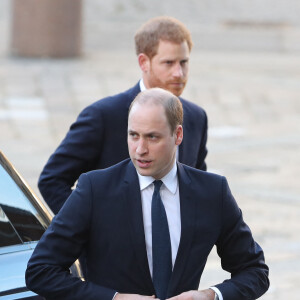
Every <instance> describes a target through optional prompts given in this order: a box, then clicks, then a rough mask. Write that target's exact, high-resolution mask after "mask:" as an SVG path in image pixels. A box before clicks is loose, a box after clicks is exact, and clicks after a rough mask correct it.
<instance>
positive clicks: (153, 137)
mask: <svg viewBox="0 0 300 300" xmlns="http://www.w3.org/2000/svg"><path fill="white" fill-rule="evenodd" d="M149 139H150V140H151V141H155V140H157V139H158V136H157V135H154V134H150V135H149Z"/></svg>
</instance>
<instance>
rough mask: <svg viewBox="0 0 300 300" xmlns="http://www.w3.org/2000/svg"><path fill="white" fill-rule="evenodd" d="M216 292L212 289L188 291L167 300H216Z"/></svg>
mask: <svg viewBox="0 0 300 300" xmlns="http://www.w3.org/2000/svg"><path fill="white" fill-rule="evenodd" d="M214 298H215V292H214V291H213V290H212V289H207V290H203V291H188V292H185V293H182V294H180V295H178V296H174V297H172V298H169V299H167V300H214Z"/></svg>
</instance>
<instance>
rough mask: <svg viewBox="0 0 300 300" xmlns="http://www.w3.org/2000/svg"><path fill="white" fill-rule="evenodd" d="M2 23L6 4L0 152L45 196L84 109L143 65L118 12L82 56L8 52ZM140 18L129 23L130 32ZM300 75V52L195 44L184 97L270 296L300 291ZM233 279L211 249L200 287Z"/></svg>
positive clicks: (0, 62) (129, 81)
mask: <svg viewBox="0 0 300 300" xmlns="http://www.w3.org/2000/svg"><path fill="white" fill-rule="evenodd" d="M7 3H8V2H7V1H3V2H2V4H1V5H2V8H3V5H4V4H6V5H7ZM4 8H7V6H6V7H5V6H4ZM0 11H1V6H0ZM1 17H2V18H1ZM6 21H7V18H4V17H3V10H2V13H0V25H1V26H0V149H1V150H2V151H3V152H4V153H5V154H6V155H7V157H8V158H9V159H10V160H11V161H12V162H13V164H14V165H15V167H16V168H17V169H18V170H19V171H20V173H21V174H22V175H23V176H24V178H25V179H26V180H27V182H28V183H29V184H30V185H31V187H32V188H33V190H34V191H35V192H36V193H37V194H39V193H38V190H37V186H36V182H37V178H38V176H39V173H40V171H41V169H42V167H43V165H44V164H45V162H46V160H47V158H48V157H49V155H50V154H51V153H52V152H53V151H54V150H55V147H56V146H57V145H58V143H59V142H60V141H61V139H62V138H63V137H64V135H65V133H66V132H67V130H68V127H69V126H70V124H71V123H72V122H73V121H74V120H75V118H76V116H77V115H78V113H79V112H80V111H81V109H82V108H83V107H85V106H86V105H88V104H90V103H92V102H93V101H95V100H97V99H99V98H101V97H104V96H107V95H110V94H115V93H118V92H120V91H123V90H124V89H127V88H128V87H130V86H132V85H134V84H135V83H136V82H137V80H138V79H139V77H140V70H139V68H138V65H137V62H136V57H135V54H134V50H133V46H132V45H129V44H130V43H129V42H128V41H127V42H126V43H127V44H126V43H125V42H124V44H122V47H118V44H117V43H118V40H121V41H125V38H124V36H123V31H124V28H123V31H122V34H119V33H118V31H117V30H114V29H116V28H117V24H119V23H117V22H118V20H117V19H115V20H112V31H111V35H110V40H109V41H108V44H110V43H111V44H110V45H111V47H108V46H107V47H97V40H96V39H97V36H96V35H95V34H93V33H92V25H93V26H96V19H93V22H92V21H91V20H90V21H89V22H90V23H89V24H90V25H88V24H87V25H86V27H85V30H86V31H85V33H86V36H87V37H88V38H87V40H86V41H85V44H84V47H85V48H84V55H83V56H82V57H81V58H79V59H56V60H52V59H47V58H43V59H25V58H17V57H11V56H10V55H9V54H8V46H7V45H8V40H9V34H8V25H7V22H6ZM107 22H108V21H107V20H105V25H106V26H107ZM101 24H102V23H101V22H100V24H99V26H101ZM139 24H140V23H139V22H137V23H134V22H132V23H130V24H128V25H127V27H126V30H127V33H126V34H127V38H128V39H131V40H132V36H133V34H134V31H135V29H136V27H137V26H139ZM102 25H103V24H102ZM135 25H136V26H135ZM114 26H115V27H114ZM107 28H108V29H109V28H110V27H107ZM108 29H107V30H108ZM106 34H107V33H106ZM121 35H122V36H121ZM131 40H130V41H131ZM113 41H114V42H113ZM102 42H103V41H102ZM114 43H115V44H114ZM98 46H99V45H98ZM299 82H300V56H299V53H297V52H295V53H293V52H289V53H286V52H245V51H244V52H228V51H227V52H226V51H215V52H213V51H204V50H201V49H200V50H199V49H197V47H196V46H195V48H194V49H193V52H192V56H191V71H190V80H189V83H188V85H187V88H186V90H185V92H184V95H183V96H184V97H185V98H187V99H190V100H192V101H194V102H195V103H197V104H199V105H201V106H202V107H203V108H204V109H205V110H206V111H207V113H208V116H209V139H208V148H209V154H208V157H207V163H208V167H209V170H210V171H213V172H217V173H220V174H223V175H225V176H226V177H227V178H228V181H229V183H230V186H231V189H232V192H233V194H234V195H235V197H236V199H237V201H238V203H239V205H240V207H241V209H242V210H243V213H244V217H245V219H246V221H247V223H248V224H249V225H250V227H251V228H252V231H253V233H254V236H255V238H256V240H257V241H258V242H259V243H260V244H261V246H262V247H263V249H264V250H265V255H266V261H267V263H268V264H269V266H270V280H271V287H270V290H269V291H268V292H267V293H266V295H264V296H263V297H262V298H261V299H266V300H267V299H280V300H281V299H289V298H291V299H295V298H297V293H298V294H299V291H300V288H299V282H300V272H299V268H300V222H299V220H300V185H299V179H297V178H299V177H298V176H297V175H298V172H299V166H300V155H299V153H300V151H299V150H300V117H299V116H300V84H299ZM227 277H228V274H226V273H225V272H223V271H220V262H219V259H218V257H217V255H216V253H215V250H213V251H212V255H211V256H210V257H209V261H208V265H207V267H206V270H205V272H204V276H203V279H202V281H201V284H200V288H205V287H207V286H208V285H210V284H214V283H217V282H219V281H221V280H224V278H227Z"/></svg>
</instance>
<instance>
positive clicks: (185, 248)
mask: <svg viewBox="0 0 300 300" xmlns="http://www.w3.org/2000/svg"><path fill="white" fill-rule="evenodd" d="M182 121H183V110H182V105H181V102H180V101H179V99H178V98H177V97H176V96H174V95H173V94H172V93H170V92H168V91H165V90H162V89H160V88H155V89H149V90H146V91H144V92H141V93H140V94H139V95H138V96H137V97H136V98H135V100H134V101H133V103H132V104H131V106H130V108H129V117H128V137H127V140H128V149H129V155H130V159H126V160H124V161H122V162H120V163H119V164H117V165H114V166H112V167H110V168H108V169H104V170H97V171H91V172H88V173H86V174H83V175H81V176H80V178H79V182H78V185H77V187H76V189H75V191H74V192H73V193H72V194H71V196H70V197H69V199H68V200H67V202H66V204H65V205H64V206H63V208H62V209H61V210H60V212H59V213H58V215H57V216H56V217H55V218H54V220H53V222H52V224H51V225H50V227H49V228H48V230H47V231H46V233H45V234H44V235H43V237H42V239H41V240H40V242H39V243H38V245H37V247H36V249H35V251H34V253H33V255H32V257H31V259H30V261H29V263H28V269H27V272H26V282H27V285H28V287H29V288H30V289H32V290H33V291H35V292H36V293H38V294H40V295H42V296H44V297H46V298H47V299H48V298H49V299H104V300H112V299H113V298H114V299H115V300H122V299H123V300H138V299H140V300H147V299H148V300H149V299H153V298H159V299H160V300H165V299H168V298H171V299H172V300H189V299H193V300H213V299H224V300H227V299H228V300H229V299H230V300H236V299H240V300H244V299H256V298H258V297H260V296H261V295H262V294H263V293H264V292H265V291H266V290H267V289H268V286H269V280H268V267H267V266H266V264H265V262H264V254H263V251H262V249H261V247H260V246H259V245H258V244H257V243H256V242H255V241H254V239H253V237H252V234H251V231H250V229H249V227H248V226H247V225H246V223H245V222H244V220H243V217H242V213H241V210H240V209H239V207H238V205H237V203H236V202H235V200H234V198H233V196H232V195H231V192H230V190H229V187H228V184H227V181H226V179H225V178H224V177H222V176H219V175H215V174H211V173H207V172H203V171H199V170H197V169H194V168H191V167H188V166H186V165H183V164H181V163H179V162H178V161H177V160H176V151H177V147H178V146H179V145H180V144H181V143H182V140H183V135H184V134H183V127H182ZM214 245H216V247H217V251H218V254H219V256H220V258H221V261H222V266H223V268H224V269H225V270H226V271H228V272H230V273H231V279H229V280H225V281H224V282H222V283H216V285H215V286H213V287H208V288H207V289H205V290H201V291H198V290H197V289H198V286H199V282H200V278H201V275H202V272H203V269H204V266H205V263H206V260H207V257H208V255H209V253H210V251H211V249H212V248H213V246H214ZM83 251H85V253H86V259H87V275H88V276H87V278H86V281H84V282H83V281H81V280H80V279H78V278H74V277H72V275H70V274H69V272H68V268H69V267H70V266H71V265H72V263H73V262H74V261H75V260H76V259H77V258H78V257H79V256H80V255H81V254H82V253H83ZM173 297H174V298H173Z"/></svg>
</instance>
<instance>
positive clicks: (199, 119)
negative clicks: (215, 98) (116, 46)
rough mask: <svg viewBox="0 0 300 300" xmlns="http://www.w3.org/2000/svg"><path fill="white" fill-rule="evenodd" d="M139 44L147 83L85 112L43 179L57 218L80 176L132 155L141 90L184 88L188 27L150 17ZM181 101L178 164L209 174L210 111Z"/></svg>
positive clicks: (43, 189) (44, 192)
mask: <svg viewBox="0 0 300 300" xmlns="http://www.w3.org/2000/svg"><path fill="white" fill-rule="evenodd" d="M135 45H136V53H137V56H138V62H139V65H140V68H141V70H142V79H141V80H140V81H139V82H138V83H137V84H136V85H135V86H134V87H132V88H130V89H129V90H127V91H125V92H123V93H120V94H118V95H114V96H111V97H107V98H104V99H101V100H99V101H97V102H95V103H93V104H91V105H90V106H88V107H87V108H85V109H84V110H83V111H82V112H81V113H80V115H79V117H78V119H77V120H76V122H75V123H74V124H72V126H71V127H70V130H69V132H68V133H67V135H66V137H65V138H64V140H63V141H62V142H61V144H60V145H59V147H58V148H57V149H56V151H55V152H54V153H53V154H52V155H51V157H50V158H49V160H48V162H47V164H46V165H45V167H44V169H43V171H42V173H41V175H40V178H39V183H38V186H39V189H40V192H41V194H42V196H43V198H44V199H45V201H46V202H47V203H48V205H49V207H50V208H51V209H52V211H53V212H54V213H55V214H57V213H58V211H59V210H60V208H61V207H62V205H63V204H64V202H65V201H66V199H67V198H68V196H69V195H70V194H71V191H72V187H73V186H74V184H75V182H76V181H77V179H78V177H79V176H80V174H81V173H84V172H88V171H91V170H95V169H103V168H107V167H109V166H112V165H114V164H116V163H118V162H120V161H122V160H124V159H126V158H128V157H129V153H128V149H127V143H126V138H127V132H126V129H127V116H128V108H129V106H130V104H131V102H132V101H133V99H134V98H135V96H136V95H137V94H138V93H139V92H140V91H141V90H144V89H147V88H152V87H160V88H163V89H166V90H168V91H170V92H172V93H173V94H174V95H176V96H180V95H181V93H182V92H183V90H184V87H185V85H186V82H187V78H188V71H189V56H190V51H191V49H192V40H191V36H190V33H189V31H188V30H187V28H186V27H185V26H184V24H182V23H181V22H179V21H178V20H176V19H174V18H170V17H157V18H154V19H151V20H149V21H148V22H147V23H145V24H144V25H143V26H142V27H141V28H140V29H139V30H138V32H137V33H136V35H135ZM116 80H117V79H116ZM180 101H181V102H182V105H183V110H184V122H183V127H184V129H185V140H184V142H183V143H182V145H181V146H180V147H179V151H178V152H179V153H178V160H179V161H180V162H182V163H184V164H187V165H189V166H192V167H195V168H197V169H201V170H206V163H205V157H206V154H207V149H206V141H207V117H206V113H205V111H204V110H203V109H202V108H200V107H199V106H197V105H195V104H193V103H191V102H188V101H186V100H184V99H182V98H180Z"/></svg>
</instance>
